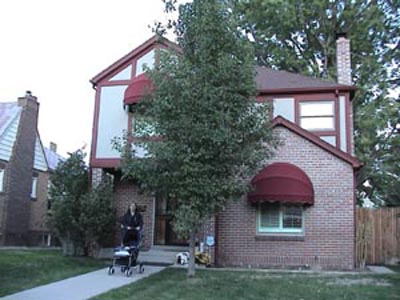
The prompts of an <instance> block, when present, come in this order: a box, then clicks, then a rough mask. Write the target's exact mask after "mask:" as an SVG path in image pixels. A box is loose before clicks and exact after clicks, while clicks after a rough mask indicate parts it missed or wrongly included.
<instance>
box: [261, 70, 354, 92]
mask: <svg viewBox="0 0 400 300" xmlns="http://www.w3.org/2000/svg"><path fill="white" fill-rule="evenodd" d="M256 84H257V89H258V91H259V92H260V93H266V94H268V93H269V94H272V93H280V92H302V91H328V90H343V91H352V90H355V88H354V87H353V86H351V85H344V84H337V83H336V82H333V81H327V80H322V79H318V78H314V77H310V76H305V75H301V74H296V73H291V72H287V71H277V70H273V69H271V68H266V67H260V66H258V67H256Z"/></svg>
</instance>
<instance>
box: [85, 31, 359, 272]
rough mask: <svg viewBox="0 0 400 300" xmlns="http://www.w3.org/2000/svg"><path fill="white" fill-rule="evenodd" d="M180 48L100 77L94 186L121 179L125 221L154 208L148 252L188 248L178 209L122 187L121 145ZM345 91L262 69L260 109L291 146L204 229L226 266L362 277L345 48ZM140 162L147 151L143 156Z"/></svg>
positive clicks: (154, 41) (149, 214) (341, 81)
mask: <svg viewBox="0 0 400 300" xmlns="http://www.w3.org/2000/svg"><path fill="white" fill-rule="evenodd" d="M166 47H176V45H174V44H173V43H171V42H169V41H167V40H165V39H159V38H156V37H153V38H151V39H149V40H148V41H146V42H145V43H144V44H142V45H141V46H139V47H138V48H136V49H134V50H133V51H132V52H130V53H129V54H127V55H126V56H124V57H123V58H121V59H120V60H118V61H117V62H116V63H114V64H113V65H111V66H110V67H108V68H107V69H105V70H104V71H103V72H101V73H100V74H98V75H97V76H95V77H94V78H93V79H92V80H91V82H92V83H93V86H94V87H95V88H96V98H95V112H94V122H93V138H92V148H91V149H92V150H91V158H90V164H91V172H92V183H93V184H97V183H98V182H99V180H100V179H101V178H102V176H103V175H104V172H108V173H112V174H114V175H115V176H114V178H115V182H114V183H115V196H116V205H117V214H118V216H121V215H122V214H123V213H124V212H125V210H126V208H127V206H128V203H129V202H130V201H136V202H137V203H138V204H139V205H140V206H141V207H143V208H144V211H143V216H144V223H145V231H146V241H145V247H146V248H151V247H152V246H153V245H176V244H182V243H185V241H182V240H179V239H178V238H177V237H176V235H175V234H174V232H173V230H172V228H171V226H170V224H169V221H170V215H169V214H168V208H169V205H171V204H170V203H168V200H167V199H165V198H162V197H158V196H154V195H148V194H143V193H141V192H140V191H139V190H138V188H137V186H135V184H134V182H130V181H122V180H121V179H120V178H121V174H120V171H119V170H118V165H119V163H120V154H119V153H118V152H117V151H116V150H114V149H113V148H112V145H111V140H112V139H113V138H114V137H116V136H121V134H122V132H123V131H124V130H127V131H128V132H130V131H131V130H132V128H134V127H133V125H134V122H135V120H134V119H133V117H132V114H131V113H130V109H129V107H130V106H131V105H134V104H135V103H136V102H137V101H139V99H140V96H141V93H142V92H141V90H143V87H146V85H148V84H149V82H148V80H147V79H146V77H145V76H143V74H142V73H143V65H144V64H146V65H147V66H149V67H152V66H153V64H154V61H155V56H156V55H157V49H160V48H166ZM337 60H338V61H337V63H338V66H339V68H338V83H336V82H330V81H324V80H320V79H315V78H311V77H306V76H303V75H299V74H293V73H289V72H285V71H275V70H272V69H268V68H264V67H257V75H256V82H257V87H258V91H259V94H258V97H257V100H258V101H259V102H266V101H269V102H271V103H272V104H273V117H274V120H273V130H275V131H276V132H277V133H278V134H279V136H280V139H281V140H282V142H283V143H282V145H281V146H280V147H279V148H278V149H277V151H276V153H275V156H274V157H273V158H272V159H271V160H270V162H269V164H268V165H266V166H265V168H264V169H263V170H262V171H261V172H259V173H258V174H254V179H253V181H252V184H253V185H254V191H252V192H251V193H249V194H248V195H243V197H242V198H241V199H240V200H239V201H236V202H234V203H232V204H230V205H229V206H228V207H226V209H225V210H224V211H223V212H221V213H220V214H218V216H216V217H214V218H213V219H212V220H210V222H209V223H208V224H206V225H205V226H204V230H203V233H202V235H200V236H199V240H200V241H204V240H205V238H206V237H207V236H213V237H214V240H215V245H214V246H213V247H212V253H213V256H214V261H215V263H216V264H217V265H219V266H243V267H266V266H286V267H288V266H293V267H294V266H296V267H299V266H306V265H307V266H311V267H313V266H314V267H322V268H331V269H353V268H354V258H355V253H354V249H355V223H354V213H355V210H354V208H355V197H354V186H355V176H354V174H355V172H356V171H357V170H358V169H359V168H360V167H361V164H360V162H359V161H358V160H357V159H356V158H354V157H353V156H352V155H353V153H354V142H353V116H352V111H353V109H352V98H353V95H354V91H355V89H354V87H352V86H351V74H350V42H349V40H348V39H346V38H345V37H344V36H340V37H339V38H338V40H337ZM136 150H137V155H138V156H141V155H143V149H140V148H138V147H137V148H136Z"/></svg>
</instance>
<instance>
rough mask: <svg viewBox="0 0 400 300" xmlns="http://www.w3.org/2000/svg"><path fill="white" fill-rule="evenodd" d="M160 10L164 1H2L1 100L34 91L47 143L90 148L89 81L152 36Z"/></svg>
mask: <svg viewBox="0 0 400 300" xmlns="http://www.w3.org/2000/svg"><path fill="white" fill-rule="evenodd" d="M181 2H186V1H181ZM163 9H164V6H163V3H162V1H161V0H113V1H110V0H108V1H107V0H3V1H0V102H14V101H17V98H18V97H21V96H23V95H24V94H25V91H26V90H30V91H32V93H33V95H35V96H37V97H38V101H39V102H40V112H39V133H40V135H41V139H42V142H43V144H44V145H45V146H48V145H49V142H50V141H53V142H55V143H56V144H57V145H58V152H59V153H60V154H62V155H66V153H67V152H71V151H74V150H76V149H78V148H81V147H82V146H83V145H85V144H87V145H88V147H87V150H88V151H89V147H90V143H91V130H92V122H93V107H94V95H95V93H94V90H93V89H92V86H91V84H90V83H89V80H90V79H91V78H92V77H94V76H95V75H97V74H98V73H99V72H101V71H102V70H103V69H105V68H106V67H108V66H109V65H110V64H112V63H114V62H115V61H116V60H118V59H119V58H121V57H122V56H124V55H125V54H127V53H128V52H130V51H131V50H133V49H134V48H135V47H137V46H139V45H140V44H141V43H143V42H144V41H145V40H147V39H148V38H150V37H151V36H152V32H151V29H150V28H149V25H150V26H151V25H153V23H154V21H155V20H160V21H164V20H165V19H166V17H165V14H164V12H163ZM88 153H89V152H88Z"/></svg>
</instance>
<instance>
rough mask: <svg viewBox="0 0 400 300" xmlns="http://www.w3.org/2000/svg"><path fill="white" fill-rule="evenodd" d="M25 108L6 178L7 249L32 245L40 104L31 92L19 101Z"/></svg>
mask: <svg viewBox="0 0 400 300" xmlns="http://www.w3.org/2000/svg"><path fill="white" fill-rule="evenodd" d="M18 105H19V106H20V107H21V108H22V111H21V116H20V119H19V124H18V131H17V134H16V139H15V142H14V146H13V150H12V153H11V157H10V160H9V161H8V164H7V167H6V172H5V174H6V176H5V207H6V210H5V215H4V218H5V220H4V221H5V222H4V223H3V224H4V230H5V236H4V237H3V238H4V240H3V243H4V244H5V245H13V246H14V245H15V246H27V245H29V242H30V234H29V219H30V208H31V191H32V176H33V164H34V157H35V143H36V135H37V123H38V113H39V103H38V102H37V98H36V97H35V96H32V93H31V92H29V91H28V92H26V94H25V96H24V97H21V98H18Z"/></svg>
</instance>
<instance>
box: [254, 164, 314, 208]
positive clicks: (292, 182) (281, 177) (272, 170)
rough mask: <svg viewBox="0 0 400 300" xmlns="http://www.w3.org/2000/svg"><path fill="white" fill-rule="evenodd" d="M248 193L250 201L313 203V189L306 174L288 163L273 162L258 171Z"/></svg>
mask: <svg viewBox="0 0 400 300" xmlns="http://www.w3.org/2000/svg"><path fill="white" fill-rule="evenodd" d="M251 184H252V185H253V187H254V190H253V191H252V192H250V193H249V194H248V200H249V201H250V202H264V201H266V202H285V203H296V204H313V203H314V189H313V186H312V183H311V181H310V179H309V178H308V176H307V174H306V173H304V172H303V170H301V169H300V168H298V167H296V166H294V165H292V164H288V163H274V164H271V165H269V166H267V167H265V168H264V169H263V170H262V171H261V172H260V173H258V174H257V175H256V176H255V177H254V178H253V180H252V181H251Z"/></svg>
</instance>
